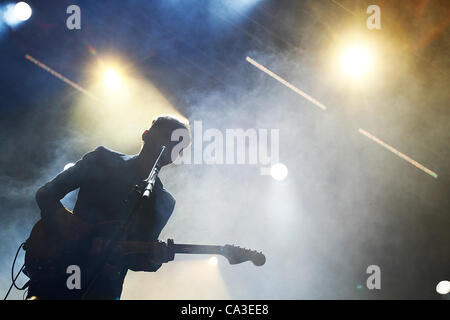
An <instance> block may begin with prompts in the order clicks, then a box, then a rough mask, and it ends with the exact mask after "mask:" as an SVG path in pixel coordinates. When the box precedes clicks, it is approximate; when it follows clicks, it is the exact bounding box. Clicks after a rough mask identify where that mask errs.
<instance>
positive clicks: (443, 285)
mask: <svg viewBox="0 0 450 320" xmlns="http://www.w3.org/2000/svg"><path fill="white" fill-rule="evenodd" d="M436 291H437V293H439V294H448V293H450V281H447V280H444V281H441V282H439V283H438V284H437V286H436Z"/></svg>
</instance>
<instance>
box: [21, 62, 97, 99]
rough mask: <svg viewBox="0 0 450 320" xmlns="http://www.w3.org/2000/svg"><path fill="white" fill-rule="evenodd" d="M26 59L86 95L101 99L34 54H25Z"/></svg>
mask: <svg viewBox="0 0 450 320" xmlns="http://www.w3.org/2000/svg"><path fill="white" fill-rule="evenodd" d="M25 59H27V60H28V61H31V62H33V63H34V64H35V65H37V66H38V67H40V68H42V69H44V70H45V71H47V72H48V73H50V74H51V75H53V76H55V77H56V78H58V79H60V80H62V81H64V82H65V83H67V84H68V85H70V86H72V87H73V88H75V89H77V90H78V91H80V92H81V93H84V94H85V95H87V96H88V97H90V98H92V99H94V100H99V99H98V98H97V97H96V96H94V95H92V94H91V93H90V92H89V91H87V90H86V89H84V88H82V87H81V86H80V85H78V84H76V83H75V82H73V81H71V80H69V79H67V78H66V77H64V76H63V75H62V74H60V73H58V72H56V71H55V70H53V69H51V68H50V67H48V66H46V65H45V64H43V63H42V62H40V61H39V60H37V59H35V58H33V57H32V56H30V55H29V54H26V55H25Z"/></svg>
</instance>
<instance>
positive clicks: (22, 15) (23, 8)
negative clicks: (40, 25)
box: [14, 2, 32, 21]
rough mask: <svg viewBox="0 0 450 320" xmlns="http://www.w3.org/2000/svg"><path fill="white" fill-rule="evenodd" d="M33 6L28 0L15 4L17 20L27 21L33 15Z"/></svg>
mask: <svg viewBox="0 0 450 320" xmlns="http://www.w3.org/2000/svg"><path fill="white" fill-rule="evenodd" d="M31 13H32V10H31V7H30V6H29V5H28V3H26V2H18V3H17V4H16V5H15V6H14V16H15V17H16V18H17V20H20V21H26V20H28V19H29V18H30V17H31Z"/></svg>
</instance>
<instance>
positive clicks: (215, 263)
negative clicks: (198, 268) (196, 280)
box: [208, 257, 218, 267]
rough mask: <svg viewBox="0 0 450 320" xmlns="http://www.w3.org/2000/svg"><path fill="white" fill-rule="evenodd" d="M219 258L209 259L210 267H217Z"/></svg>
mask: <svg viewBox="0 0 450 320" xmlns="http://www.w3.org/2000/svg"><path fill="white" fill-rule="evenodd" d="M217 262H218V261H217V257H211V258H209V260H208V263H209V265H210V266H213V267H215V266H217Z"/></svg>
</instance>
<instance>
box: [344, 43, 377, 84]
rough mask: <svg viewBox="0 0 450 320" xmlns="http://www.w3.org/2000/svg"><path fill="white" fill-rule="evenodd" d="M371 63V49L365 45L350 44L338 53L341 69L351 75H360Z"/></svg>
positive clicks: (370, 66) (367, 69)
mask: <svg viewBox="0 0 450 320" xmlns="http://www.w3.org/2000/svg"><path fill="white" fill-rule="evenodd" d="M372 64H373V57H372V53H371V50H369V48H368V47H367V46H365V45H351V46H349V47H346V48H345V49H343V50H342V52H341V55H340V66H341V69H342V70H343V71H344V72H345V73H346V74H348V75H349V76H351V77H361V76H362V75H364V74H366V73H367V72H368V71H369V70H370V69H371V68H372Z"/></svg>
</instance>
